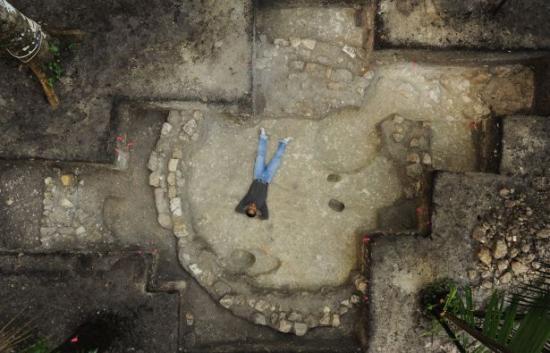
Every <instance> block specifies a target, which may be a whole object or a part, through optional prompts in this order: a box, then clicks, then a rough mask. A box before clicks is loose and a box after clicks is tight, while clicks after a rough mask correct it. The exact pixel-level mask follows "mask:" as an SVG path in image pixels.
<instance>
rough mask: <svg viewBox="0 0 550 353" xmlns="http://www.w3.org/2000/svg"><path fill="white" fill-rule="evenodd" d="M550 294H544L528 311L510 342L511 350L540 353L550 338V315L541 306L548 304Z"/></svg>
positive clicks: (519, 352) (522, 352)
mask: <svg viewBox="0 0 550 353" xmlns="http://www.w3.org/2000/svg"><path fill="white" fill-rule="evenodd" d="M549 303H550V294H546V295H544V296H542V297H541V298H540V299H539V300H537V303H536V304H535V305H534V306H533V307H532V308H531V309H530V310H529V311H528V312H527V315H526V316H525V318H524V319H523V320H522V321H521V323H520V325H519V327H518V329H517V332H516V334H515V335H514V337H513V338H512V341H511V342H510V346H509V348H510V350H512V351H513V352H517V353H540V352H542V350H543V349H544V345H545V343H546V342H547V341H548V340H549V339H550V315H549V313H548V311H546V310H542V309H541V307H545V306H548V304H549Z"/></svg>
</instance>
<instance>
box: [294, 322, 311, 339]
mask: <svg viewBox="0 0 550 353" xmlns="http://www.w3.org/2000/svg"><path fill="white" fill-rule="evenodd" d="M307 330H308V327H307V325H306V324H305V323H303V322H295V323H294V333H295V334H296V336H304V335H305V334H306V333H307Z"/></svg>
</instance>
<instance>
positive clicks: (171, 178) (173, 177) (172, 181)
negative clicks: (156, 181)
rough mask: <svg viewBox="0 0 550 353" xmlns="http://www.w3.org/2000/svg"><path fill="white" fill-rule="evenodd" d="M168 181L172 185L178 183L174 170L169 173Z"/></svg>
mask: <svg viewBox="0 0 550 353" xmlns="http://www.w3.org/2000/svg"><path fill="white" fill-rule="evenodd" d="M166 182H167V183H168V185H171V186H174V185H176V173H173V172H170V173H168V177H167V178H166Z"/></svg>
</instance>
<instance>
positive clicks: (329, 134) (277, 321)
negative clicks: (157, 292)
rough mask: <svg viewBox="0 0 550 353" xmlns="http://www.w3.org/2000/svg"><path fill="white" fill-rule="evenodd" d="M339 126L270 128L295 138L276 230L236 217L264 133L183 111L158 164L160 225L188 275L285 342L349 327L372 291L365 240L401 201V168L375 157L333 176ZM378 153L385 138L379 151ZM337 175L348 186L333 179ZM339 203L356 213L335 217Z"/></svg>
mask: <svg viewBox="0 0 550 353" xmlns="http://www.w3.org/2000/svg"><path fill="white" fill-rule="evenodd" d="M336 118H342V119H346V118H345V117H338V116H335V117H334V119H336ZM330 120H331V118H327V120H325V122H326V123H320V122H314V121H308V120H288V121H275V120H266V121H262V126H264V127H265V128H266V129H267V131H268V132H269V133H271V134H273V135H274V136H287V135H290V136H293V137H294V138H295V140H294V141H293V142H292V143H291V145H289V147H288V150H287V154H286V155H285V157H284V161H283V166H282V168H281V169H280V173H279V174H278V175H277V177H276V180H275V181H274V183H273V184H272V185H271V186H270V195H269V198H268V205H269V207H270V209H271V214H270V219H269V220H268V221H259V220H255V219H254V220H250V219H248V218H246V217H243V216H242V215H240V214H237V213H236V212H235V211H234V208H235V206H236V204H237V203H238V202H239V200H240V198H241V197H242V196H243V195H244V193H246V190H247V188H248V186H249V183H250V182H251V171H252V163H253V161H254V157H255V153H256V144H257V136H258V135H257V134H258V126H257V125H256V124H247V125H243V124H239V123H236V122H235V120H233V119H231V116H228V115H226V114H224V113H221V112H219V111H216V110H213V109H206V107H204V106H202V107H200V108H199V109H190V110H189V111H181V112H176V111H173V112H171V114H170V117H169V119H168V122H167V123H165V125H164V126H163V129H162V135H161V138H160V140H159V142H158V144H157V147H156V149H155V151H154V152H153V154H152V156H151V159H150V161H149V168H150V169H151V170H152V173H151V176H150V184H151V185H153V186H155V187H156V188H155V199H156V203H157V210H158V211H159V218H158V220H159V223H160V224H161V225H162V226H163V227H166V228H172V229H173V231H174V234H175V235H176V236H177V237H178V239H179V240H178V245H179V258H180V262H181V263H182V264H183V266H184V267H185V268H186V269H187V270H188V271H189V272H190V273H191V274H193V275H194V277H195V278H197V280H198V281H199V282H200V283H201V284H202V285H203V286H204V287H205V288H206V289H207V290H208V291H209V292H210V294H211V295H213V296H214V297H215V298H217V299H218V300H219V301H220V304H221V305H223V306H224V307H226V308H228V309H230V310H231V311H233V312H234V313H235V314H236V315H239V316H244V317H247V318H249V319H251V320H253V321H254V322H256V323H258V324H262V325H269V326H271V327H273V328H275V329H277V330H279V331H281V332H290V331H291V330H292V331H293V332H294V333H295V334H297V335H303V334H305V333H306V331H307V329H308V328H312V327H316V326H329V325H332V326H339V324H340V315H342V314H345V313H346V312H347V311H348V310H349V309H351V308H352V307H353V304H354V303H359V301H360V300H361V299H360V295H362V294H361V292H362V293H366V281H365V280H364V278H363V277H362V276H360V275H358V274H354V269H355V268H357V254H358V253H360V251H361V249H360V248H359V247H358V246H359V244H360V236H361V235H362V233H361V231H362V230H363V229H368V228H373V227H374V226H375V224H376V212H375V210H376V209H378V208H380V207H384V206H388V205H390V204H391V203H392V202H393V201H395V199H397V198H398V197H399V196H400V193H399V180H398V178H397V175H396V173H395V168H394V167H393V165H392V163H391V161H389V160H388V159H386V158H384V157H378V156H376V155H375V154H374V153H372V156H371V157H370V158H368V159H366V160H364V158H363V156H362V155H361V154H354V153H350V154H349V155H348V156H347V158H342V162H343V163H347V162H348V161H350V162H351V163H355V164H357V167H356V168H355V170H354V171H353V172H348V171H347V170H346V166H345V165H335V166H331V168H329V167H327V162H329V161H330V162H332V161H333V156H332V155H330V153H329V152H330V150H331V149H334V148H336V147H337V146H336V147H335V146H334V145H331V142H330V141H336V140H337V137H338V136H339V135H338V134H334V132H333V131H332V130H331V129H330V126H331V124H330ZM357 136H358V137H360V136H359V135H357ZM271 140H272V141H271V146H270V147H273V145H274V144H275V143H276V139H275V138H274V137H272V139H271ZM325 141H328V142H325ZM378 143H379V139H378V138H376V136H373V139H372V141H371V142H369V144H372V145H373V146H374V147H375V146H376V145H377V144H378ZM320 144H322V145H323V146H324V149H322V148H319V147H320ZM373 146H366V148H367V149H369V150H372V151H373V152H374V147H373ZM325 150H326V151H328V152H325V153H323V151H325ZM327 156H328V157H329V158H328V159H327V158H326V157H327ZM337 160H338V159H337ZM353 160H355V161H353ZM334 173H338V175H339V178H340V180H339V181H338V182H333V181H329V180H327V179H328V176H329V175H334ZM388 178H389V179H388ZM368 184H370V186H369V185H368ZM358 188H359V189H358ZM361 189H363V190H361ZM367 189H368V190H371V189H372V190H377V191H376V192H377V195H369V194H368V191H367ZM331 199H338V200H342V201H343V202H345V205H346V206H345V207H346V212H335V211H334V210H333V209H331V207H330V206H329V201H330V200H331ZM367 199H371V201H370V202H365V200H367ZM327 274H330V276H327ZM350 276H351V278H352V280H353V281H354V283H355V284H356V288H355V289H354V288H353V287H351V286H349V285H348V283H349V282H348V280H349V279H350ZM354 290H359V293H356V294H353V293H354ZM358 294H359V295H358Z"/></svg>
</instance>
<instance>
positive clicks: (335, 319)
mask: <svg viewBox="0 0 550 353" xmlns="http://www.w3.org/2000/svg"><path fill="white" fill-rule="evenodd" d="M330 324H331V325H332V327H340V325H341V321H340V315H338V314H332V320H331V322H330Z"/></svg>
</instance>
